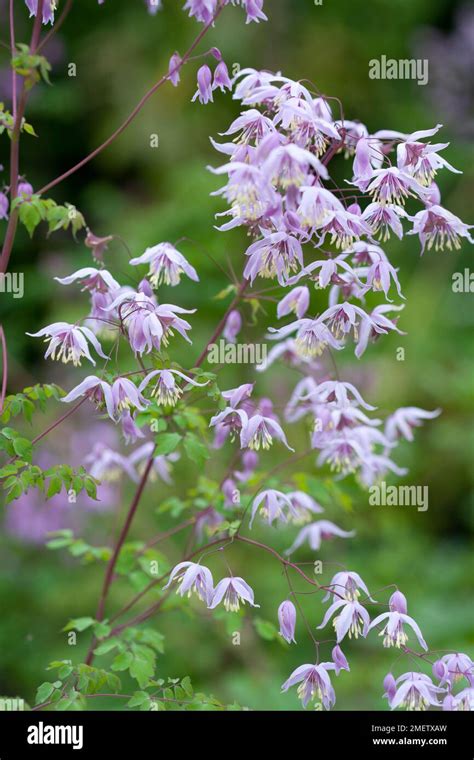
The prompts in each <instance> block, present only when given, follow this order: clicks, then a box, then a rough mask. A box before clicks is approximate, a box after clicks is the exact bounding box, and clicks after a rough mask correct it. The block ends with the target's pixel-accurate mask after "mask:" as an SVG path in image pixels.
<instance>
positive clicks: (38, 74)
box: [12, 43, 51, 90]
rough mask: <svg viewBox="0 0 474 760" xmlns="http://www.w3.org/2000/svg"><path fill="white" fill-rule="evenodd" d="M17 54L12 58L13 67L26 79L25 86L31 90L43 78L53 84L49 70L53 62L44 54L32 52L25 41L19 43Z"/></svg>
mask: <svg viewBox="0 0 474 760" xmlns="http://www.w3.org/2000/svg"><path fill="white" fill-rule="evenodd" d="M16 47H17V52H16V55H14V56H13V58H12V68H13V69H14V71H15V72H16V73H17V74H18V75H19V76H21V77H24V79H25V88H26V89H27V90H31V88H32V87H34V86H35V84H37V83H38V82H39V81H40V80H41V79H43V81H45V82H47V83H48V84H51V82H50V81H49V72H50V71H51V64H50V63H49V62H48V60H47V59H46V58H45V57H44V55H38V54H31V53H30V48H29V47H28V45H25V44H24V43H17V45H16Z"/></svg>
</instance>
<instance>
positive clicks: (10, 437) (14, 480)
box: [0, 428, 98, 504]
mask: <svg viewBox="0 0 474 760" xmlns="http://www.w3.org/2000/svg"><path fill="white" fill-rule="evenodd" d="M0 450H3V451H5V453H6V454H7V455H8V456H10V457H11V458H12V459H13V461H11V462H8V463H7V464H6V465H4V467H2V468H0V484H1V486H2V488H3V490H4V491H7V495H6V503H7V504H8V503H9V502H11V501H13V500H14V499H18V498H19V497H20V496H21V495H22V494H24V493H28V491H29V490H30V488H38V489H39V490H40V491H41V492H42V493H44V494H45V496H46V499H50V498H51V497H52V496H55V495H56V494H58V493H61V491H62V490H63V489H64V490H65V491H66V492H67V495H68V498H71V499H73V500H75V499H76V497H77V496H78V495H79V494H80V493H81V492H82V491H85V492H86V493H87V495H88V496H89V497H90V498H91V499H96V498H97V486H98V481H97V480H96V479H95V478H93V477H92V475H88V474H87V472H86V470H85V469H84V467H79V468H77V469H76V468H74V467H71V466H70V465H68V464H57V465H54V466H53V467H49V468H48V469H47V470H42V469H41V467H39V466H38V465H33V464H32V463H31V458H32V453H33V446H32V443H31V441H29V440H28V439H27V438H23V437H22V436H21V435H20V434H19V433H18V432H17V431H16V430H13V429H12V428H2V429H1V430H0Z"/></svg>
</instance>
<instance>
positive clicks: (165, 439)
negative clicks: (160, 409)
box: [155, 433, 182, 456]
mask: <svg viewBox="0 0 474 760" xmlns="http://www.w3.org/2000/svg"><path fill="white" fill-rule="evenodd" d="M181 438H182V436H181V435H180V434H179V433H159V434H158V435H157V436H156V448H155V456H161V455H163V454H171V452H172V451H174V450H175V449H176V447H177V446H178V444H179V442H180V441H181Z"/></svg>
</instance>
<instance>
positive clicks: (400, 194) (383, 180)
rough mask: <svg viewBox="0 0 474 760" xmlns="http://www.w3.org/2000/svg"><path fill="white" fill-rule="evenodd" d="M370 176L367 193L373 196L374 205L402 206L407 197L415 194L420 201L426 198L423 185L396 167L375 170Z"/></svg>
mask: <svg viewBox="0 0 474 760" xmlns="http://www.w3.org/2000/svg"><path fill="white" fill-rule="evenodd" d="M372 176H373V177H374V179H373V180H372V181H371V182H370V184H369V186H368V188H367V192H368V193H369V194H371V195H373V198H374V201H375V202H376V203H395V204H400V205H402V206H403V204H404V203H405V200H406V199H407V198H408V197H409V196H415V194H417V195H418V196H419V197H420V198H421V199H424V198H425V197H426V189H425V188H424V187H423V185H420V183H419V182H417V181H416V180H415V179H414V178H413V177H412V176H410V175H409V174H406V173H405V172H402V171H400V169H398V168H397V167H396V166H389V167H388V168H384V169H375V170H374V172H373V175H372Z"/></svg>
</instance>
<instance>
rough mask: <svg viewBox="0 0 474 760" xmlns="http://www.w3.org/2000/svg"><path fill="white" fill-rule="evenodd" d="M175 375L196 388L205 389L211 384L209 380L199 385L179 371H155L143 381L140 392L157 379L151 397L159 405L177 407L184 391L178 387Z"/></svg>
mask: <svg viewBox="0 0 474 760" xmlns="http://www.w3.org/2000/svg"><path fill="white" fill-rule="evenodd" d="M174 375H178V377H181V378H183V380H186V382H187V383H189V384H190V385H193V386H194V387H196V388H204V386H205V385H207V384H208V382H209V380H206V382H204V383H197V382H196V381H195V380H192V378H190V377H188V376H187V375H185V374H184V373H183V372H180V371H179V370H178V369H155V370H153V372H149V373H148V375H147V376H146V377H145V378H144V379H143V380H142V382H141V383H140V385H139V388H138V390H139V391H140V393H142V392H143V391H144V390H145V388H146V387H147V385H148V384H149V383H150V381H151V380H153V378H155V377H156V378H157V381H156V384H155V387H154V388H153V390H152V392H151V395H152V396H153V397H155V398H156V401H157V403H158V404H159V405H161V404H163V405H164V406H175V405H176V404H177V402H178V401H179V399H180V398H181V396H182V393H183V391H182V389H181V388H180V387H179V386H178V385H176V381H175V379H174Z"/></svg>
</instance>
